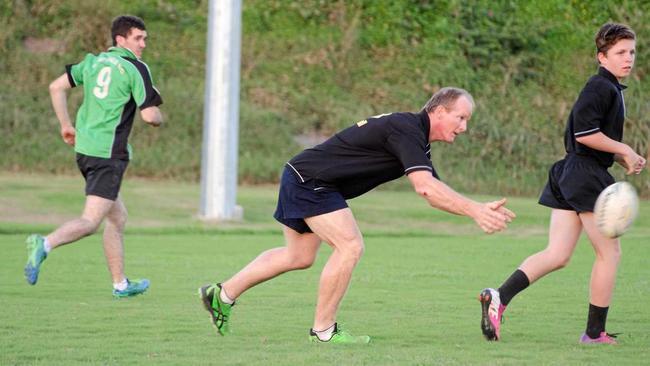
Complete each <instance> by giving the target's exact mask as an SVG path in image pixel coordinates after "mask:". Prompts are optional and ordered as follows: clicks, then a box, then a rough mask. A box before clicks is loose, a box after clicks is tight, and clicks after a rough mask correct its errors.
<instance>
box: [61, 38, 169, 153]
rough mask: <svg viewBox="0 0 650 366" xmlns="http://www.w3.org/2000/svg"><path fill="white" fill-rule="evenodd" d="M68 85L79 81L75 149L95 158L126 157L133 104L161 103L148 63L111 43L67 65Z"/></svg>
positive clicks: (134, 109)
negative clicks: (80, 93)
mask: <svg viewBox="0 0 650 366" xmlns="http://www.w3.org/2000/svg"><path fill="white" fill-rule="evenodd" d="M66 73H67V75H68V80H69V81H70V85H72V86H73V87H75V86H77V85H83V88H84V100H83V103H82V104H81V107H80V108H79V111H78V112H77V119H76V121H75V130H76V137H75V151H76V152H78V153H80V154H84V155H88V156H95V157H99V158H110V159H122V160H128V159H130V157H131V146H129V144H128V138H129V134H130V133H131V127H132V126H133V118H134V117H135V111H136V107H139V108H140V109H144V108H147V107H151V106H158V105H160V104H162V98H161V97H160V94H159V93H158V90H156V88H155V87H154V86H153V81H152V79H151V72H150V71H149V67H148V66H147V64H145V63H144V62H142V61H140V60H138V58H137V57H136V56H135V55H134V54H133V52H131V51H130V50H129V49H126V48H122V47H111V48H109V49H108V51H106V52H102V53H100V54H99V55H93V54H88V55H86V57H84V59H83V61H81V62H79V63H78V64H73V65H67V66H66Z"/></svg>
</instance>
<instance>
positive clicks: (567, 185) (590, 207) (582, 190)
mask: <svg viewBox="0 0 650 366" xmlns="http://www.w3.org/2000/svg"><path fill="white" fill-rule="evenodd" d="M615 181H616V180H615V179H614V177H612V175H611V174H609V172H608V171H607V168H606V167H604V166H602V165H600V164H599V163H598V162H597V161H595V160H593V159H591V158H589V157H585V156H580V155H575V154H569V155H567V156H566V157H565V158H564V159H562V160H560V161H557V162H556V163H555V164H553V166H551V169H550V170H549V172H548V183H546V187H544V191H543V192H542V195H541V197H540V198H539V203H540V204H541V205H544V206H548V207H551V208H558V209H561V210H571V211H576V212H577V213H581V212H593V211H594V205H595V204H596V199H597V198H598V195H599V194H600V192H602V191H603V190H604V189H605V188H606V187H607V186H609V185H611V184H613V183H614V182H615Z"/></svg>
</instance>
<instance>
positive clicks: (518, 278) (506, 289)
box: [499, 269, 530, 306]
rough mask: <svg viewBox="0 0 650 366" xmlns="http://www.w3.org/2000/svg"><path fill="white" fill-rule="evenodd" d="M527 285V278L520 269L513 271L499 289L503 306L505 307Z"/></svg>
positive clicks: (528, 283)
mask: <svg viewBox="0 0 650 366" xmlns="http://www.w3.org/2000/svg"><path fill="white" fill-rule="evenodd" d="M528 285H530V281H529V280H528V276H526V274H525V273H524V272H523V271H522V270H520V269H517V270H516V271H514V272H513V273H512V274H511V275H510V277H509V278H508V279H507V280H506V281H505V282H504V283H503V284H502V285H501V287H499V296H500V297H501V303H502V304H503V306H507V305H508V303H509V302H510V300H512V298H513V297H515V295H516V294H518V293H520V292H521V291H523V290H524V289H525V288H526V287H528Z"/></svg>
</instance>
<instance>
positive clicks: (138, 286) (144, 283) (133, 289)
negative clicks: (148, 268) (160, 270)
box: [113, 278, 149, 299]
mask: <svg viewBox="0 0 650 366" xmlns="http://www.w3.org/2000/svg"><path fill="white" fill-rule="evenodd" d="M126 282H127V283H128V285H127V286H126V288H125V289H124V290H116V289H113V296H114V297H115V298H118V299H122V298H125V297H132V296H136V295H140V294H143V293H144V292H145V291H147V289H149V280H147V279H142V280H133V281H131V280H129V279H128V278H127V279H126Z"/></svg>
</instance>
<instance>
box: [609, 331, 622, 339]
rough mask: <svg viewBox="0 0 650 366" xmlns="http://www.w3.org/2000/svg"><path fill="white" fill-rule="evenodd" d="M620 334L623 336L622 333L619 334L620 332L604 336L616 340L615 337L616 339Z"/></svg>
mask: <svg viewBox="0 0 650 366" xmlns="http://www.w3.org/2000/svg"><path fill="white" fill-rule="evenodd" d="M621 334H623V333H620V332H619V333H605V335H606V336H607V337H610V338H616V337H618V336H619V335H621Z"/></svg>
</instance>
